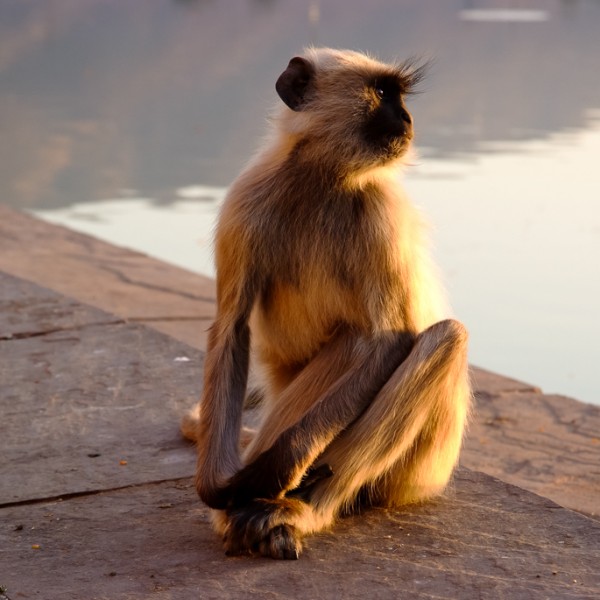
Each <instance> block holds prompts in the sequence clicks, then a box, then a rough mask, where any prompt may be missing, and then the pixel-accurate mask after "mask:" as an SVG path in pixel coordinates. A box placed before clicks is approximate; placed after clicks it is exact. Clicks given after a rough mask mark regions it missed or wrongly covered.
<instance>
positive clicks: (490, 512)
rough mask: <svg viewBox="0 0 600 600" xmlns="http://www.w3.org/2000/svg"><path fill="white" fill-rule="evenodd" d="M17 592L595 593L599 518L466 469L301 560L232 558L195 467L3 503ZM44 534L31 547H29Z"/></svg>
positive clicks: (327, 537) (1, 549)
mask: <svg viewBox="0 0 600 600" xmlns="http://www.w3.org/2000/svg"><path fill="white" fill-rule="evenodd" d="M1 514H2V527H1V528H0V557H1V561H2V576H1V577H2V580H1V581H0V583H2V584H3V585H5V586H6V587H7V588H8V594H9V597H10V598H11V599H16V598H44V599H45V600H55V599H56V600H70V599H73V600H80V599H81V598H86V599H90V600H93V599H98V600H100V599H102V600H109V599H110V600H114V599H118V598H127V599H131V600H133V599H138V598H139V599H146V598H150V597H152V598H155V597H156V598H182V599H192V598H207V599H209V598H214V599H215V600H216V599H219V600H222V599H228V598H231V599H234V598H244V599H245V598H307V599H320V598H347V599H352V598H357V599H358V598H360V599H364V598H378V599H387V598H390V599H391V598H393V599H396V598H460V599H461V600H463V599H464V600H469V599H471V598H476V599H488V598H489V599H493V600H497V599H499V598H510V599H523V600H531V599H536V598H553V599H554V598H555V599H562V600H564V599H570V598H573V599H574V598H589V599H592V598H597V597H598V594H599V593H600V570H599V569H598V565H599V564H600V549H599V544H598V541H599V539H600V524H598V523H595V522H594V521H591V520H589V519H587V518H585V517H583V516H580V515H578V514H577V513H572V512H570V511H568V510H565V509H562V508H560V507H559V506H557V505H555V504H553V503H552V502H550V501H549V500H546V499H544V498H541V497H539V496H535V495H533V494H531V493H529V492H526V491H524V490H522V489H519V488H515V487H512V486H510V485H508V484H505V483H502V482H500V481H497V480H494V479H492V478H490V477H489V476H486V475H483V474H479V473H474V472H464V471H463V472H461V473H459V474H458V476H457V478H456V482H455V485H454V487H453V490H451V492H450V493H449V495H448V496H447V497H446V498H444V499H441V500H439V501H437V502H435V503H431V504H427V505H423V506H418V507H412V508H410V509H408V510H405V511H386V510H370V511H366V512H365V513H364V514H363V515H360V516H357V517H352V518H347V519H343V520H341V521H340V522H339V523H338V524H337V525H336V526H335V527H334V528H333V530H332V531H331V532H330V533H327V534H321V535H318V536H315V537H312V538H309V540H308V542H307V548H306V550H305V552H304V554H303V555H302V556H301V558H300V560H299V561H293V562H276V561H272V560H270V559H258V558H248V557H238V558H226V557H225V556H224V554H223V551H222V548H221V544H220V541H219V540H218V539H217V537H216V536H215V534H214V533H213V532H212V530H211V528H210V524H209V517H208V512H207V510H206V509H204V508H203V507H201V506H200V504H199V503H198V501H197V498H196V496H195V491H194V489H193V485H192V483H191V481H190V480H182V481H178V482H166V483H162V484H158V485H146V486H140V487H133V488H128V489H125V490H119V491H111V492H103V493H100V494H95V495H91V496H86V497H81V498H72V499H70V500H68V501H64V502H57V501H53V502H42V503H36V504H33V505H26V506H14V507H7V508H4V509H3V510H2V513H1ZM34 546H39V549H34Z"/></svg>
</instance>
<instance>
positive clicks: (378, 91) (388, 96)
mask: <svg viewBox="0 0 600 600" xmlns="http://www.w3.org/2000/svg"><path fill="white" fill-rule="evenodd" d="M373 91H374V92H375V95H376V96H377V97H378V98H379V99H380V100H381V101H382V102H391V101H393V100H395V99H396V98H397V97H398V95H399V93H400V90H399V88H398V84H397V83H396V82H395V81H393V80H392V79H390V80H388V79H383V80H379V81H376V82H375V85H373Z"/></svg>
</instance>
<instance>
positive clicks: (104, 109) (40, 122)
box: [0, 0, 600, 404]
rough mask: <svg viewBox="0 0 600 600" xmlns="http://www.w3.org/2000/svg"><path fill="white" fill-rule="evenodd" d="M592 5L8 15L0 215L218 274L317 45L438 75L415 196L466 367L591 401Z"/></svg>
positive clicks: (59, 1)
mask: <svg viewBox="0 0 600 600" xmlns="http://www.w3.org/2000/svg"><path fill="white" fill-rule="evenodd" d="M598 32H600V1H599V0H563V1H558V0H555V1H550V0H548V1H544V2H542V1H535V0H529V1H527V2H511V1H509V0H505V1H496V2H495V1H493V0H481V1H477V0H464V1H458V0H445V1H444V2H439V1H434V0H420V1H416V0H414V1H407V0H406V1H401V0H396V1H391V0H370V2H368V3H366V2H358V1H357V0H322V1H321V2H318V1H316V0H315V1H312V2H308V1H298V0H294V1H292V0H262V1H261V0H237V1H236V0H228V1H227V2H225V1H218V0H205V1H201V0H197V1H194V0H178V1H176V0H156V1H153V2H141V1H135V0H44V1H38V0H0V125H1V132H2V135H1V137H0V157H1V160H0V202H4V203H6V204H10V205H11V206H14V207H18V208H22V209H27V210H31V211H33V212H34V213H35V214H37V215H39V216H41V217H42V218H45V219H47V220H50V221H53V222H58V223H62V224H66V225H68V226H69V227H72V228H74V229H78V230H80V231H84V232H88V233H91V234H93V235H96V236H98V237H101V238H103V239H107V240H109V241H112V242H114V243H117V244H120V245H124V246H129V247H132V248H135V249H139V250H142V251H144V252H147V253H148V254H151V255H154V256H157V257H159V258H163V259H165V260H168V261H170V262H173V263H176V264H179V265H182V266H184V267H186V268H189V269H192V270H194V271H198V272H203V273H211V272H212V265H211V257H210V237H211V227H212V224H213V222H214V218H215V215H216V213H217V210H218V205H219V202H220V200H221V199H222V197H223V194H224V193H225V190H226V186H227V185H228V184H229V183H230V182H231V180H232V179H233V178H234V177H235V175H236V173H237V172H238V171H239V169H240V168H241V167H242V166H243V164H244V163H245V161H246V160H247V158H248V157H249V156H250V155H251V154H252V152H253V150H254V149H255V148H256V146H257V145H258V144H259V142H260V138H261V136H262V135H263V134H264V132H265V127H266V117H267V115H268V112H269V108H270V107H271V106H273V105H274V104H276V102H277V98H276V95H275V92H274V82H275V80H276V78H277V76H278V75H279V73H280V72H281V71H282V70H283V68H284V67H285V65H286V64H287V61H288V60H289V58H290V57H291V56H293V55H294V54H296V53H298V52H299V51H301V49H302V47H303V46H305V45H307V44H310V43H313V44H317V45H329V46H336V47H349V48H354V49H361V50H367V51H369V52H371V53H373V54H375V55H377V56H379V57H380V58H382V59H384V60H385V59H394V58H405V57H408V56H415V55H416V56H420V57H424V58H426V59H432V66H431V69H430V73H429V77H428V78H427V80H426V82H425V83H424V84H423V85H422V86H421V87H422V90H423V93H422V94H420V95H417V96H415V97H413V98H411V99H410V101H409V102H410V108H411V109H412V111H413V114H414V117H415V121H416V128H417V149H418V153H419V158H418V159H417V160H416V161H415V165H414V167H412V168H411V169H409V171H408V172H407V175H406V186H407V188H408V189H409V191H410V193H411V195H412V197H413V199H414V201H415V202H416V203H417V204H418V205H419V206H421V207H422V208H423V211H424V212H425V213H426V214H427V215H428V217H429V221H430V222H431V224H432V238H433V241H434V245H435V254H436V257H437V259H438V262H439V263H440V265H441V268H442V270H443V272H444V275H445V278H446V283H447V287H448V290H449V294H450V297H451V300H452V304H453V307H454V310H455V313H456V315H457V316H458V317H459V318H460V319H461V320H463V321H464V322H465V323H466V324H467V326H468V327H469V329H470V331H471V361H472V362H473V363H475V364H478V365H481V366H483V367H485V368H488V369H491V370H495V371H498V372H501V373H504V374H506V375H510V376H513V377H516V378H520V379H523V380H526V381H529V382H531V383H535V384H537V385H539V386H541V387H542V388H543V389H544V390H545V391H546V392H548V393H553V392H557V393H561V394H565V395H570V396H573V397H576V398H579V399H581V400H585V401H588V402H593V403H598V404H600V383H599V379H598V377H597V376H596V372H595V369H596V368H597V367H596V364H597V362H598V359H600V352H599V350H598V345H599V341H598V340H600V319H599V317H598V307H599V306H600V206H599V203H600V77H599V76H598V61H599V59H600V35H599V34H598Z"/></svg>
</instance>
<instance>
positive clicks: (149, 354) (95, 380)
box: [0, 273, 202, 504]
mask: <svg viewBox="0 0 600 600" xmlns="http://www.w3.org/2000/svg"><path fill="white" fill-rule="evenodd" d="M0 290H1V291H0V332H1V334H0V406H1V407H2V419H1V421H0V437H1V439H2V467H1V469H0V504H2V503H8V502H17V501H23V500H30V499H33V498H47V497H51V496H58V495H61V494H71V493H78V492H83V491H90V490H98V489H111V488H116V487H121V486H126V485H131V484H134V483H142V482H147V481H156V480H162V479H169V478H175V477H183V476H189V475H190V474H191V473H193V465H194V451H193V449H192V448H191V447H189V445H188V444H186V443H185V442H184V441H183V440H182V439H181V437H180V435H179V433H178V430H177V423H178V422H179V419H180V418H181V415H182V414H183V413H184V412H185V411H186V410H187V409H188V408H189V407H190V406H192V404H193V403H194V400H195V399H196V398H197V396H198V393H199V390H200V388H201V381H202V356H201V353H200V352H199V351H197V350H194V349H192V348H190V347H188V346H185V345H184V344H182V343H180V342H178V341H176V340H174V339H173V338H170V337H167V336H165V335H162V334H160V333H158V332H155V331H153V330H151V329H147V328H145V327H142V326H140V325H135V324H126V323H123V322H120V320H119V319H118V318H117V317H114V316H112V315H108V314H107V313H103V312H102V311H99V310H97V309H94V308H91V307H86V306H83V305H81V304H79V303H77V302H75V301H73V300H69V299H66V298H64V297H62V296H59V295H58V294H56V293H55V292H52V291H50V290H46V289H44V288H40V287H38V286H36V285H34V284H31V283H29V282H25V281H22V280H18V279H15V278H13V277H11V276H8V275H5V274H1V273H0ZM121 461H126V464H121Z"/></svg>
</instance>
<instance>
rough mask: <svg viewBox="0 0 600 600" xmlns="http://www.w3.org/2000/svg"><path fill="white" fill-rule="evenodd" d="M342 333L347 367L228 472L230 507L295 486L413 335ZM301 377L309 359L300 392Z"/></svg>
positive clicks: (360, 408)
mask: <svg viewBox="0 0 600 600" xmlns="http://www.w3.org/2000/svg"><path fill="white" fill-rule="evenodd" d="M343 335H345V336H347V337H348V343H351V344H353V345H354V346H355V353H354V356H355V358H354V361H353V364H352V366H351V368H350V369H349V370H348V371H347V372H346V373H345V374H344V375H343V376H342V377H340V379H339V380H338V381H337V382H336V383H335V384H334V385H332V386H331V387H330V389H328V390H327V391H326V392H325V393H324V394H323V395H322V397H321V398H320V399H319V400H318V402H317V403H316V404H315V405H313V406H312V408H311V409H309V411H308V412H307V413H306V414H305V415H304V416H303V417H302V418H301V419H300V420H299V421H298V422H297V423H296V424H295V425H293V426H291V427H290V428H288V429H287V430H285V431H284V432H283V433H282V434H281V435H280V436H279V437H278V438H277V440H276V441H275V443H274V444H273V445H272V446H271V447H270V448H269V449H268V450H265V451H264V452H263V453H262V454H260V455H259V456H258V457H257V458H256V459H255V460H254V461H253V462H251V463H250V464H248V465H246V466H245V467H244V468H243V469H242V470H240V471H238V472H237V473H236V474H235V475H234V476H233V477H232V479H231V480H230V482H229V485H228V486H227V487H226V488H225V489H224V490H223V495H224V496H226V497H228V498H229V506H230V507H235V506H243V505H245V504H247V503H248V502H249V501H251V500H252V499H254V498H276V497H278V496H279V495H280V494H281V493H282V492H285V491H287V490H290V489H292V488H294V487H296V486H297V485H298V484H299V483H300V480H301V478H302V476H303V475H304V473H305V472H306V470H307V469H308V468H309V467H310V466H311V465H312V464H313V462H314V461H315V460H316V459H317V458H318V456H319V455H320V454H321V453H322V452H323V451H324V450H325V448H326V447H327V446H328V445H329V444H330V443H331V441H332V440H333V439H334V438H335V437H336V436H337V435H339V433H340V432H341V431H342V430H344V429H345V428H346V427H348V426H349V425H350V424H351V423H352V422H353V421H354V420H355V419H357V418H358V417H359V416H360V415H361V414H362V412H363V411H364V410H365V409H366V408H367V406H369V404H370V403H371V402H372V400H373V398H374V397H375V395H376V394H377V393H378V392H379V390H380V389H381V388H382V387H383V385H384V384H385V382H386V381H387V380H388V379H389V378H390V377H391V375H392V373H393V372H394V370H395V369H396V368H397V366H398V365H399V364H400V363H401V362H402V361H403V360H404V359H405V358H406V357H407V356H408V354H409V353H410V350H411V349H412V346H413V344H414V339H415V336H414V335H412V334H411V333H407V332H403V333H394V334H385V335H384V336H380V337H377V338H371V339H364V338H363V339H360V340H358V339H357V337H356V334H352V333H350V332H347V333H345V334H343ZM302 377H307V378H311V377H313V374H312V373H311V364H310V363H309V364H308V365H307V366H306V367H305V370H304V371H303V372H302V373H301V374H300V375H299V380H298V381H297V382H296V383H297V384H298V385H297V386H296V389H297V390H298V391H300V393H301V390H302V381H301V378H302Z"/></svg>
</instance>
